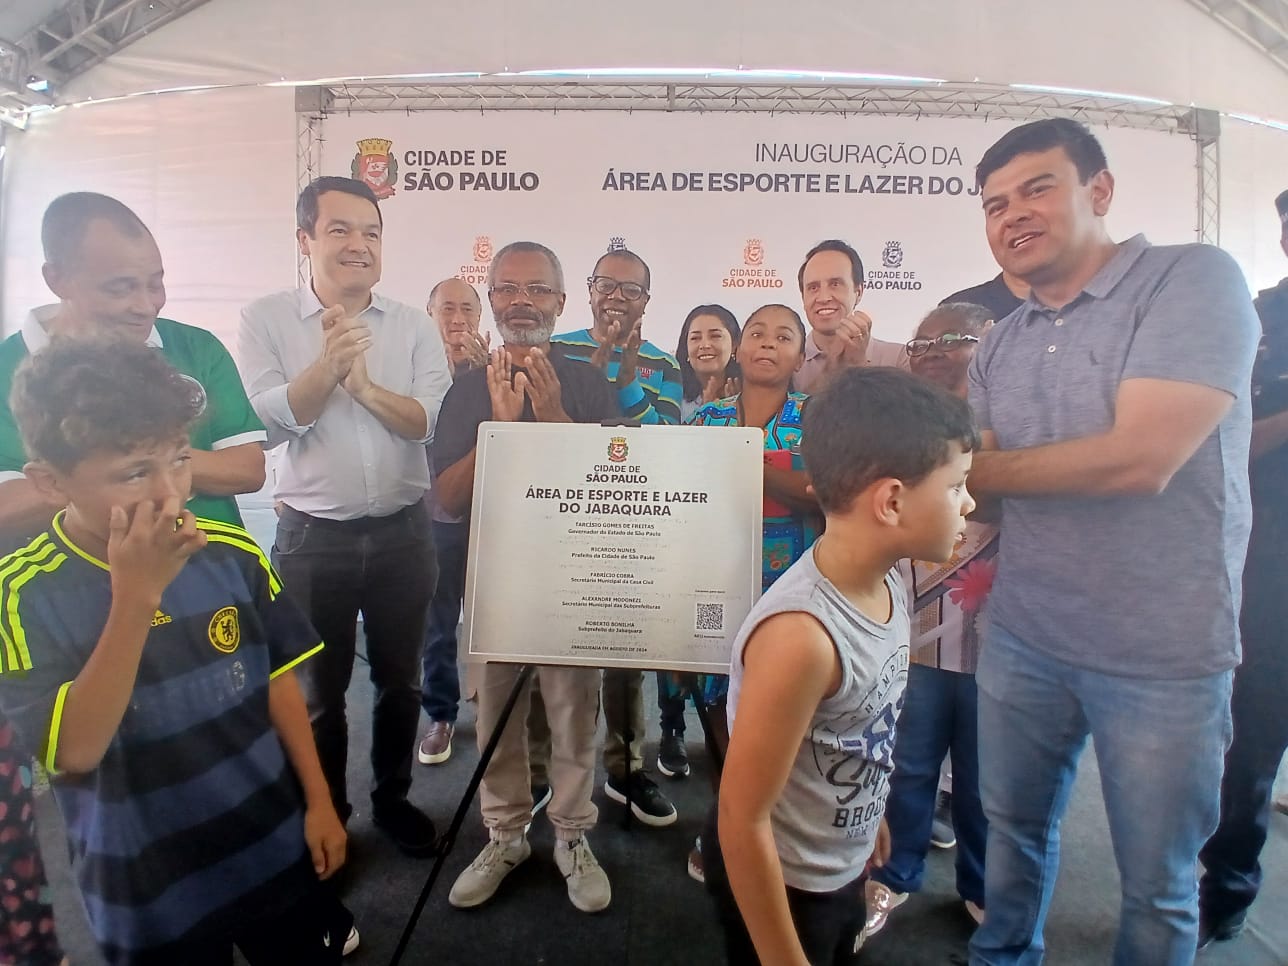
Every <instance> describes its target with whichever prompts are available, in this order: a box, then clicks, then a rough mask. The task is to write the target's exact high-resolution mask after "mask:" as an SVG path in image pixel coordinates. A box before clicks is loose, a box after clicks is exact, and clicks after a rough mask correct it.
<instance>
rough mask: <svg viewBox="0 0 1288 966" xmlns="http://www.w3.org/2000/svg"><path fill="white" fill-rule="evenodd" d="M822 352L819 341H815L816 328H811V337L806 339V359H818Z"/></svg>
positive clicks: (807, 360)
mask: <svg viewBox="0 0 1288 966" xmlns="http://www.w3.org/2000/svg"><path fill="white" fill-rule="evenodd" d="M822 354H823V350H822V349H820V348H819V347H818V343H817V342H815V341H814V330H813V329H810V330H809V338H807V339H806V340H805V361H806V362H809V361H810V360H811V359H816V358H818V357H819V356H821V355H822Z"/></svg>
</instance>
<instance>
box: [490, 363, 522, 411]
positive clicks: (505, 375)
mask: <svg viewBox="0 0 1288 966" xmlns="http://www.w3.org/2000/svg"><path fill="white" fill-rule="evenodd" d="M527 384H528V381H527V379H526V378H524V376H523V373H519V374H518V375H517V376H516V377H515V378H514V380H513V384H512V383H511V368H510V353H509V352H507V351H506V350H505V349H497V350H496V351H494V352H493V353H492V359H491V361H490V362H489V363H488V365H487V393H488V395H489V396H491V397H492V418H493V419H495V420H496V421H497V422H502V423H513V422H517V421H518V420H519V418H520V417H521V416H522V415H523V402H524V399H525V398H526V395H527V393H526V390H527Z"/></svg>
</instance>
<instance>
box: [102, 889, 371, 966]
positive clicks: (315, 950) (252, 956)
mask: <svg viewBox="0 0 1288 966" xmlns="http://www.w3.org/2000/svg"><path fill="white" fill-rule="evenodd" d="M352 928H353V913H351V912H349V910H348V909H346V908H345V907H344V905H343V903H341V902H340V899H339V897H338V896H337V894H336V891H335V889H334V888H332V886H331V884H330V883H329V882H319V883H318V885H317V888H315V889H312V890H310V892H309V893H308V894H307V895H305V896H303V897H302V898H301V899H300V900H299V901H297V902H295V903H294V904H292V905H290V906H288V907H286V908H285V909H283V910H282V912H281V913H279V914H278V915H276V916H273V917H271V918H269V919H266V920H264V921H263V922H259V923H256V924H255V925H253V926H250V927H248V928H247V929H245V930H244V931H242V932H239V933H237V934H236V935H234V936H232V937H231V938H230V939H227V940H224V941H205V942H201V943H195V944H193V945H191V946H185V947H182V948H176V947H173V946H170V947H167V948H166V950H165V951H164V952H160V951H158V952H155V953H146V954H141V955H138V956H134V957H128V958H125V959H119V958H118V959H116V960H114V962H115V963H120V964H129V966H163V964H164V966H175V964H176V963H183V964H184V966H231V964H232V962H233V947H234V946H236V947H237V948H238V949H239V950H241V953H242V955H243V956H245V957H246V961H247V962H248V963H249V964H250V966H338V964H339V963H340V957H341V955H342V954H343V950H344V941H345V939H346V938H348V935H349V930H350V929H352Z"/></svg>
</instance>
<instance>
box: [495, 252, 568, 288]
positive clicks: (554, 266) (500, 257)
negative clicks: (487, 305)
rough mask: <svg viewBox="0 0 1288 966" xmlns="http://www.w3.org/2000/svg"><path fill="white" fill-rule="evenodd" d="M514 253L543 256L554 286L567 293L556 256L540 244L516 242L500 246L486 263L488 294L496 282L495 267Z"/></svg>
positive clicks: (562, 273)
mask: <svg viewBox="0 0 1288 966" xmlns="http://www.w3.org/2000/svg"><path fill="white" fill-rule="evenodd" d="M515 252H525V253H527V254H529V255H545V256H546V261H548V262H549V263H550V268H551V270H552V271H553V272H554V276H555V284H556V285H557V286H558V288H559V292H560V293H561V294H562V293H565V292H567V291H568V289H567V287H566V286H565V285H564V272H563V264H562V263H561V262H560V261H559V256H558V255H556V254H555V253H554V252H553V251H551V250H550V249H549V248H547V247H546V246H545V245H543V244H541V242H534V241H516V242H510V244H508V245H504V246H502V248H501V250H500V251H499V252H497V253H496V254H495V255H493V256H492V261H491V262H489V263H488V266H487V287H488V291H489V292H491V290H492V283H493V282H495V281H496V267H497V266H498V265H500V264H501V262H503V261H504V260H505V257H506V256H507V255H511V254H514V253H515Z"/></svg>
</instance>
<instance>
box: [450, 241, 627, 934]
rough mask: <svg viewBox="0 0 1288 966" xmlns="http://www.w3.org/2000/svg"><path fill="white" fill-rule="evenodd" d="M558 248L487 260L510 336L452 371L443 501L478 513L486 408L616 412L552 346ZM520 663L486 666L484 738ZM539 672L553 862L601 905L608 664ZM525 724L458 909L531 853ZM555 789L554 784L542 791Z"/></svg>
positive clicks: (508, 736)
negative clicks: (598, 828)
mask: <svg viewBox="0 0 1288 966" xmlns="http://www.w3.org/2000/svg"><path fill="white" fill-rule="evenodd" d="M565 297H566V296H565V294H564V277H563V268H562V267H561V266H560V264H559V259H558V258H557V257H556V256H555V253H554V252H552V251H551V250H550V249H549V248H547V247H546V246H545V245H541V244H538V243H537V242H531V241H520V242H512V243H511V244H509V245H506V246H505V247H504V248H502V249H501V250H500V251H499V252H497V253H496V257H495V258H493V259H492V265H491V267H490V268H489V270H488V301H489V303H490V304H491V306H492V315H493V318H494V319H495V320H496V329H497V332H499V333H500V335H501V339H502V340H503V342H504V346H503V347H502V348H500V349H497V350H495V351H493V352H492V354H491V357H490V359H489V361H488V364H487V366H486V368H482V369H471V370H469V372H466V373H464V374H463V375H461V376H459V377H458V378H457V379H456V381H455V382H453V383H452V388H451V389H450V390H449V391H448V393H447V398H446V399H444V400H443V410H442V414H441V416H440V419H439V428H438V433H437V435H436V436H435V437H434V446H433V461H434V470H435V471H436V473H437V477H436V484H435V485H436V487H437V494H438V501H439V504H440V505H441V506H442V507H443V510H444V511H445V512H447V513H450V514H453V515H454V516H459V517H461V518H463V519H468V517H469V515H470V512H471V506H470V504H471V498H472V496H473V492H474V458H475V441H476V439H477V438H478V428H479V425H480V424H481V423H483V422H485V421H487V420H497V421H501V422H537V423H574V422H575V423H598V422H601V421H602V420H605V419H612V418H613V417H614V415H615V409H616V406H615V403H614V400H613V394H612V392H611V391H610V389H609V388H608V384H607V383H606V382H605V381H604V379H603V376H601V375H600V374H599V373H598V372H596V371H595V370H594V369H591V368H589V367H587V366H579V365H576V364H574V363H570V362H568V361H567V360H565V359H563V358H560V357H559V356H558V355H557V354H555V353H552V352H551V350H550V333H552V332H553V331H554V327H555V320H556V319H558V317H559V314H560V313H561V312H562V311H563V307H564V300H565ZM518 675H519V666H518V665H515V664H484V665H481V666H480V667H479V668H478V669H477V681H478V696H479V703H478V724H477V737H478V746H479V750H480V751H482V750H483V749H484V748H485V747H486V746H487V743H488V740H489V739H490V737H491V735H492V732H493V731H494V730H495V729H496V727H497V726H498V724H500V720H501V712H502V710H503V708H504V706H505V702H506V699H507V697H508V695H509V694H510V691H511V689H512V688H513V687H514V682H515V680H516V678H517V677H518ZM535 678H536V681H537V683H538V685H539V686H540V693H541V694H542V695H543V696H544V698H545V702H546V704H545V707H546V708H548V709H549V732H550V738H551V740H552V742H553V746H554V755H553V768H552V769H551V773H550V786H551V789H550V793H549V794H550V797H549V798H547V799H546V800H547V801H548V802H549V808H548V809H547V813H546V814H547V816H548V817H549V819H550V823H551V824H552V825H553V826H554V828H555V839H556V842H555V852H554V859H555V864H556V866H557V867H558V868H559V871H560V873H561V874H562V875H563V877H564V880H565V882H566V885H567V889H568V899H569V901H570V902H572V904H573V905H574V906H575V907H576V908H577V909H579V910H581V911H582V912H599V911H600V910H601V909H605V908H607V907H608V904H609V903H610V902H611V901H612V888H611V886H610V884H609V881H608V876H607V875H606V874H605V872H604V870H603V869H602V868H601V867H600V865H599V863H598V862H597V861H596V859H595V855H594V853H593V852H592V851H591V849H590V844H589V842H587V840H586V833H587V832H588V831H589V830H590V829H591V828H593V827H594V825H595V821H596V819H597V817H598V814H599V813H598V810H597V809H596V807H595V803H594V802H593V801H591V795H592V794H593V792H594V784H595V726H596V724H597V718H598V712H599V700H598V693H597V692H598V690H599V672H598V671H597V670H595V669H594V668H583V667H552V666H542V667H539V668H537V669H536V674H535ZM535 693H536V692H535V691H534V690H533V689H531V688H528V689H525V690H524V693H523V694H522V695H521V696H520V697H519V700H518V703H517V704H516V705H515V707H514V716H515V718H516V719H517V721H518V722H522V721H523V720H524V719H525V718H526V717H527V715H528V707H529V704H530V702H532V700H533V695H534V694H535ZM526 741H527V739H526V735H525V734H524V729H523V728H522V727H519V726H518V725H516V724H515V722H511V726H510V727H508V728H505V729H504V730H503V731H502V733H501V738H500V740H499V742H498V744H497V746H496V750H495V752H494V754H493V755H492V760H491V761H490V762H489V763H488V767H487V770H486V771H485V772H484V774H483V782H482V784H481V785H480V787H479V804H480V807H481V809H482V812H483V824H484V825H485V826H486V827H487V830H488V844H487V845H486V846H484V848H483V851H482V852H480V853H479V854H478V856H477V858H475V859H474V861H473V862H471V863H470V865H469V866H467V867H466V869H465V870H464V871H463V872H462V873H461V874H460V875H459V876H458V877H457V879H456V882H455V883H454V884H453V886H452V890H451V893H450V894H449V896H448V902H450V903H451V904H452V905H453V906H455V907H456V908H458V909H469V908H473V907H474V906H480V905H482V904H483V903H485V902H487V901H488V900H490V899H491V898H492V897H493V896H494V895H495V894H496V891H497V889H498V888H500V886H501V883H502V881H503V880H504V879H505V877H506V876H507V875H509V874H510V872H511V871H512V870H513V869H514V868H515V867H516V866H518V865H519V864H520V863H521V862H524V861H526V860H527V858H528V857H529V856H530V855H531V854H532V847H531V846H530V845H529V844H528V840H527V828H528V826H529V825H530V824H531V822H532V818H533V806H534V804H538V803H537V802H534V800H533V796H532V789H531V788H530V787H529V784H528V762H527V757H528V755H527V747H526ZM542 797H543V798H545V796H542Z"/></svg>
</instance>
